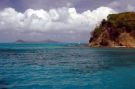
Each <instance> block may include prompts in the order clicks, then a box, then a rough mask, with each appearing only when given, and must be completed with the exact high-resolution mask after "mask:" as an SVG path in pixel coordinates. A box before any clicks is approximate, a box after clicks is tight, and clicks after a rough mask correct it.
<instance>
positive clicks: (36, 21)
mask: <svg viewBox="0 0 135 89" xmlns="http://www.w3.org/2000/svg"><path fill="white" fill-rule="evenodd" d="M124 11H135V0H124V1H123V0H0V42H12V41H15V40H18V39H22V40H39V41H41V40H47V39H51V40H57V41H64V42H88V40H89V38H90V36H91V35H90V32H91V31H93V29H94V27H95V26H97V25H98V24H99V23H100V21H101V20H102V19H106V17H107V15H108V14H112V13H118V12H124Z"/></svg>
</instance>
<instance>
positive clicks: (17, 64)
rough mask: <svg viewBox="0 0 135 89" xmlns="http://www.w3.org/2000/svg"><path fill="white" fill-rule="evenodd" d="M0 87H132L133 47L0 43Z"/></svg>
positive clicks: (134, 79)
mask: <svg viewBox="0 0 135 89" xmlns="http://www.w3.org/2000/svg"><path fill="white" fill-rule="evenodd" d="M0 89H135V49H128V48H88V47H87V46H86V45H81V44H80V45H78V44H44V43H39V44H34V43H31V44H22V43H20V44H15V43H10V44H6V43H5V44H0Z"/></svg>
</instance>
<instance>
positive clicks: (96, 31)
mask: <svg viewBox="0 0 135 89" xmlns="http://www.w3.org/2000/svg"><path fill="white" fill-rule="evenodd" d="M101 32H102V29H101V28H100V27H96V28H95V30H94V33H93V36H94V37H97V36H99V35H100V34H101Z"/></svg>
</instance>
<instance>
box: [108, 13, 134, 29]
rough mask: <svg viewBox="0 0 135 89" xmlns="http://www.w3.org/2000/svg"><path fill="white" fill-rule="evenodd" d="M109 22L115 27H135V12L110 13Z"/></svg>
mask: <svg viewBox="0 0 135 89" xmlns="http://www.w3.org/2000/svg"><path fill="white" fill-rule="evenodd" d="M107 22H108V23H110V24H111V25H112V26H113V27H117V28H121V27H126V28H127V29H135V12H125V13H120V14H110V15H109V16H108V17H107Z"/></svg>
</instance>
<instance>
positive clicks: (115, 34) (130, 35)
mask: <svg viewBox="0 0 135 89" xmlns="http://www.w3.org/2000/svg"><path fill="white" fill-rule="evenodd" d="M89 46H90V47H134V48H135V12H125V13H120V14H111V15H109V16H108V17H107V20H103V21H102V22H101V24H100V26H98V27H96V28H95V30H94V31H93V32H92V38H90V40H89Z"/></svg>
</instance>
